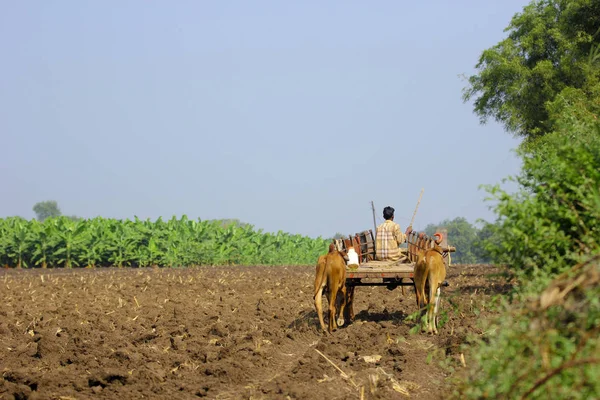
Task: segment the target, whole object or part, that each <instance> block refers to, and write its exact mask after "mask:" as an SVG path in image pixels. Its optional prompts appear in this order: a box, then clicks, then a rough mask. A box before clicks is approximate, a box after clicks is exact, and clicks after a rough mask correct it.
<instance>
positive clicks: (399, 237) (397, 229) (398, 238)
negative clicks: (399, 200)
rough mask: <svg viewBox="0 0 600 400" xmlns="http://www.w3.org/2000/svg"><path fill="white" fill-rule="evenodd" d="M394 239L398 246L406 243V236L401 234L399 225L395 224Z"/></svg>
mask: <svg viewBox="0 0 600 400" xmlns="http://www.w3.org/2000/svg"><path fill="white" fill-rule="evenodd" d="M394 237H395V238H396V243H398V246H400V245H401V244H402V243H404V242H406V235H405V234H404V233H402V231H401V230H400V225H398V224H396V227H395V229H394Z"/></svg>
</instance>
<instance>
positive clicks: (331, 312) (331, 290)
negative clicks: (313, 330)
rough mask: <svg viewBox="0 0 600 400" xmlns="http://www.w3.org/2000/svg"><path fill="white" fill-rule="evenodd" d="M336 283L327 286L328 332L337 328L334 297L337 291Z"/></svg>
mask: <svg viewBox="0 0 600 400" xmlns="http://www.w3.org/2000/svg"><path fill="white" fill-rule="evenodd" d="M338 289H339V288H338V287H337V285H330V286H329V296H330V299H329V333H331V332H333V331H335V330H336V329H337V325H336V323H335V299H336V296H337V291H338Z"/></svg>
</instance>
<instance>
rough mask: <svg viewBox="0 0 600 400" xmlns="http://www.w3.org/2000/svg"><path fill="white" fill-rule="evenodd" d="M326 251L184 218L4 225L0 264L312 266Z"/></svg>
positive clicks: (300, 239) (307, 241)
mask: <svg viewBox="0 0 600 400" xmlns="http://www.w3.org/2000/svg"><path fill="white" fill-rule="evenodd" d="M327 245H328V240H326V239H322V238H316V239H313V238H309V237H305V236H301V235H292V234H288V233H283V232H281V231H280V232H278V233H276V234H271V233H263V232H262V231H261V230H259V231H255V230H254V228H253V227H252V226H251V225H242V226H240V225H237V224H229V225H226V224H223V223H222V222H221V221H201V220H197V221H195V220H190V219H188V218H187V217H186V216H185V215H184V216H182V217H181V219H177V218H175V217H173V218H172V219H170V220H168V221H163V220H162V219H161V218H159V219H158V220H156V221H150V220H140V219H138V218H136V219H134V220H116V219H106V218H94V219H89V220H79V221H73V220H71V219H69V218H67V217H58V218H49V219H46V220H45V221H44V222H40V221H38V220H26V219H23V218H20V217H10V218H6V219H0V265H2V266H5V267H15V268H23V267H24V268H32V267H40V268H57V267H64V268H73V267H89V268H94V267H108V266H116V267H124V266H127V267H149V266H160V267H185V266H194V265H308V264H313V263H314V262H315V260H316V259H317V257H318V256H319V255H320V254H322V253H323V252H326V249H327Z"/></svg>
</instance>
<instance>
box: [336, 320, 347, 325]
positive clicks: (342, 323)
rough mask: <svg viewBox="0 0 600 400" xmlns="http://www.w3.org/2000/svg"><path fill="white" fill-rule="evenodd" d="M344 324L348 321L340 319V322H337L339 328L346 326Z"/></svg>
mask: <svg viewBox="0 0 600 400" xmlns="http://www.w3.org/2000/svg"><path fill="white" fill-rule="evenodd" d="M344 322H346V321H344V318H338V320H337V324H338V326H344Z"/></svg>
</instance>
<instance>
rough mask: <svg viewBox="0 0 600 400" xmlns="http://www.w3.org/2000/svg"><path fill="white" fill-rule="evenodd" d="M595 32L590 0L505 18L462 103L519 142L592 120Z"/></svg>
mask: <svg viewBox="0 0 600 400" xmlns="http://www.w3.org/2000/svg"><path fill="white" fill-rule="evenodd" d="M599 27H600V2H599V1H597V0H536V1H533V2H532V3H530V4H529V5H527V6H526V7H525V8H524V9H523V12H522V13H519V14H516V15H515V16H514V17H513V19H512V21H511V23H510V24H509V26H508V28H506V30H505V31H507V32H508V37H507V38H506V39H504V40H502V41H501V42H500V43H498V44H497V45H495V46H494V47H492V48H489V49H487V50H485V51H484V52H483V53H482V55H481V57H480V59H479V62H478V63H477V65H476V68H477V69H478V71H477V73H476V74H475V75H472V76H470V77H469V78H468V83H469V85H468V87H466V88H465V89H464V91H463V98H464V100H465V101H469V100H474V111H475V113H476V114H478V115H479V117H480V119H481V121H482V123H484V122H486V121H487V120H488V119H489V118H493V119H495V120H496V121H498V122H500V123H501V124H503V125H504V127H505V128H506V130H507V131H509V132H512V133H514V134H515V135H517V136H522V137H524V138H525V139H526V142H528V141H530V140H535V139H537V138H539V137H541V136H543V135H545V134H547V133H550V132H553V131H555V130H556V129H557V125H558V124H560V122H561V120H563V119H564V118H567V117H572V114H573V113H574V112H577V113H580V114H589V116H590V117H591V118H594V119H595V118H597V116H598V112H599V110H600V102H599V101H598V100H599V99H600V68H598V65H599V64H600V33H599ZM569 106H570V107H569Z"/></svg>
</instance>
